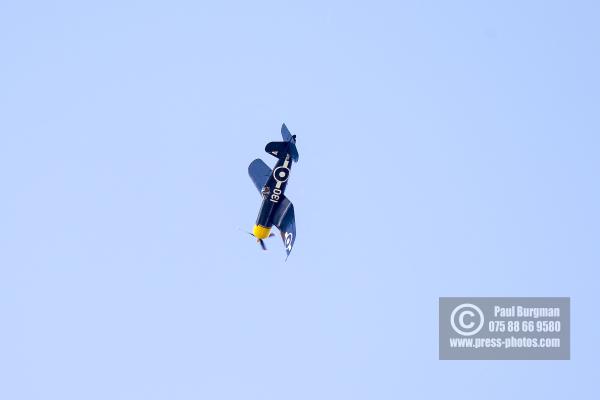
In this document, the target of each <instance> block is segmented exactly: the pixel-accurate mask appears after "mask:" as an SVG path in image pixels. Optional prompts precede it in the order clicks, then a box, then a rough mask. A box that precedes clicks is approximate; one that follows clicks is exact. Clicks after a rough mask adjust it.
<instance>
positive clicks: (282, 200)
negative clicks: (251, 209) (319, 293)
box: [248, 124, 298, 260]
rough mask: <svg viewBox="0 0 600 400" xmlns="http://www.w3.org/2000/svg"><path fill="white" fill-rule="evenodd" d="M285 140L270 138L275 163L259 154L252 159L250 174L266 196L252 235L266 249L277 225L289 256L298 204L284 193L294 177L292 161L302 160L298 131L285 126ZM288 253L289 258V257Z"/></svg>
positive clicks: (261, 192) (267, 148) (263, 196)
mask: <svg viewBox="0 0 600 400" xmlns="http://www.w3.org/2000/svg"><path fill="white" fill-rule="evenodd" d="M281 136H282V137H283V142H270V143H268V144H267V146H266V147H265V151H266V152H267V153H269V154H271V155H272V156H274V157H276V158H277V163H276V164H275V167H273V168H270V167H269V166H268V165H267V164H265V162H264V161H263V160H261V159H260V158H257V159H256V160H254V161H252V162H251V163H250V166H249V167H248V174H249V175H250V178H251V179H252V182H254V186H256V189H258V192H259V193H260V195H261V197H262V203H261V206H260V210H259V212H258V218H256V224H255V225H254V229H252V233H251V235H252V236H254V237H255V238H256V241H257V242H258V243H260V246H261V247H262V249H263V250H266V249H267V247H266V246H265V242H264V239H266V238H268V237H271V236H274V235H273V234H272V233H271V227H272V226H273V225H275V226H276V227H277V229H279V232H280V234H281V238H282V239H283V245H284V246H285V251H286V253H287V257H289V255H290V253H291V251H292V247H294V242H295V241H296V221H295V220H294V205H293V204H292V202H291V201H289V200H288V198H287V197H285V195H284V194H283V193H284V192H285V188H286V186H287V181H288V178H289V177H290V169H291V168H292V162H298V150H297V149H296V135H292V134H291V133H290V131H289V130H288V128H287V127H286V126H285V124H283V125H282V126H281ZM287 257H286V260H287Z"/></svg>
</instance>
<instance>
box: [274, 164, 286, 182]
mask: <svg viewBox="0 0 600 400" xmlns="http://www.w3.org/2000/svg"><path fill="white" fill-rule="evenodd" d="M289 174H290V170H289V168H286V167H277V168H275V171H273V177H274V178H275V180H276V181H277V182H285V181H287V179H288V177H289Z"/></svg>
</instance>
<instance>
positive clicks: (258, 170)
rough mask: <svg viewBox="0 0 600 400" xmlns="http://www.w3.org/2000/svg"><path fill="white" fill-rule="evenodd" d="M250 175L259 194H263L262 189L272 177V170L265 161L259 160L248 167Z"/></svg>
mask: <svg viewBox="0 0 600 400" xmlns="http://www.w3.org/2000/svg"><path fill="white" fill-rule="evenodd" d="M248 175H250V179H252V182H254V186H256V189H257V190H258V193H261V190H262V188H263V187H264V186H265V184H266V183H267V180H268V179H269V176H271V168H269V166H268V165H267V164H265V162H264V161H263V160H261V159H260V158H257V159H256V160H254V161H252V162H251V163H250V165H249V166H248Z"/></svg>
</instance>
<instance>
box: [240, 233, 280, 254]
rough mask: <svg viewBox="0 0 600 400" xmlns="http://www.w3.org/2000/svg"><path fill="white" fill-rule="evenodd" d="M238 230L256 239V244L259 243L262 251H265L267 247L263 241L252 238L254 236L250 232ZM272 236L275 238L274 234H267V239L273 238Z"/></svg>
mask: <svg viewBox="0 0 600 400" xmlns="http://www.w3.org/2000/svg"><path fill="white" fill-rule="evenodd" d="M240 230H241V231H242V232H246V233H247V234H248V235H250V236H252V237H253V238H256V243H259V244H260V247H261V248H262V249H263V250H267V246H266V245H265V241H264V240H262V239H259V238H257V237H256V236H254V234H253V233H252V232H248V231H244V230H243V229H241V228H240ZM273 236H275V234H274V233H270V234H269V237H273Z"/></svg>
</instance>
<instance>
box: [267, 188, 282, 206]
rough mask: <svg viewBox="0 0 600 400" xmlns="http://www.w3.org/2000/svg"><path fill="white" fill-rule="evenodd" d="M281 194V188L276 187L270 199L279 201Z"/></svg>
mask: <svg viewBox="0 0 600 400" xmlns="http://www.w3.org/2000/svg"><path fill="white" fill-rule="evenodd" d="M279 195H281V189H277V188H275V189H273V194H272V195H271V198H270V199H269V200H270V201H272V202H273V203H277V202H279Z"/></svg>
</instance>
